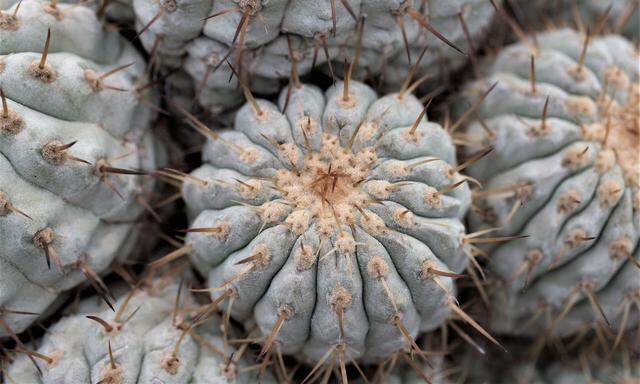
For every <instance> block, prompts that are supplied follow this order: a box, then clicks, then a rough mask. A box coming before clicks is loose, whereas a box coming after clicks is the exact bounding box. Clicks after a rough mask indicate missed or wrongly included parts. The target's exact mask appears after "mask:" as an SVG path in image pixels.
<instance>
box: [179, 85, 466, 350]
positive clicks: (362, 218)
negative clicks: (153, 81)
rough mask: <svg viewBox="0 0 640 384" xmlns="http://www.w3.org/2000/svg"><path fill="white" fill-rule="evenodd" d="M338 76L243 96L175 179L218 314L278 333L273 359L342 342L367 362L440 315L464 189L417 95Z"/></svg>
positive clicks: (450, 291) (458, 253) (455, 258)
mask: <svg viewBox="0 0 640 384" xmlns="http://www.w3.org/2000/svg"><path fill="white" fill-rule="evenodd" d="M344 84H345V83H343V82H338V83H336V84H335V85H334V86H332V87H330V88H329V89H328V90H327V91H326V92H325V93H324V94H323V92H322V91H321V90H320V89H318V88H317V87H315V86H311V85H306V84H301V85H299V86H295V85H294V86H292V89H291V91H290V94H289V92H288V91H287V89H286V88H285V89H284V90H283V92H282V93H281V94H280V97H279V102H278V103H279V107H278V106H276V105H274V104H272V103H270V102H268V101H264V100H258V101H256V102H255V104H251V103H247V104H246V105H244V106H243V107H242V108H241V109H240V110H239V111H238V113H237V114H236V118H235V124H234V128H235V129H233V130H224V131H222V132H220V133H219V134H218V133H211V132H209V133H210V134H211V135H213V136H210V137H209V139H208V140H207V143H206V145H205V147H204V150H203V162H204V164H203V165H202V166H201V167H200V168H197V169H196V170H194V171H193V172H192V173H191V175H190V177H191V181H190V182H189V181H187V182H185V183H184V184H183V197H184V199H185V201H186V204H187V207H188V211H189V214H190V216H191V217H192V218H193V221H192V224H191V229H190V233H189V234H188V236H187V238H186V245H185V247H184V248H183V251H189V252H191V260H192V262H193V264H194V265H195V267H196V268H197V269H198V270H199V271H200V273H202V274H203V275H205V276H208V278H209V280H208V284H209V287H211V289H212V290H213V292H212V297H213V298H214V299H216V300H218V301H219V300H222V298H224V301H223V302H222V303H223V304H221V306H222V308H226V307H225V306H227V305H228V306H229V307H228V308H230V311H231V316H233V317H234V318H236V319H237V320H239V321H245V320H248V319H251V318H255V321H256V322H257V323H258V326H259V328H260V330H261V331H262V333H263V334H264V335H265V336H266V335H270V334H273V333H274V332H272V330H275V334H276V338H275V340H276V342H278V343H280V345H281V347H282V352H283V353H287V354H296V356H297V357H302V356H304V357H306V358H308V360H310V361H319V360H321V358H322V356H324V355H325V353H328V352H331V351H332V350H336V348H339V347H345V346H346V348H347V349H348V351H350V353H351V354H352V356H353V358H354V359H362V360H364V361H367V362H373V361H379V360H381V359H384V358H386V357H388V356H389V355H390V354H392V353H394V352H396V351H397V350H399V349H401V348H403V347H404V346H406V344H407V339H408V338H409V335H410V337H411V338H413V337H415V336H416V334H417V333H418V332H419V331H427V330H432V329H434V328H436V327H438V326H439V325H441V324H442V322H443V321H444V320H445V318H447V316H448V315H449V313H450V310H451V306H452V305H454V304H453V300H454V295H455V287H454V284H453V279H452V276H451V272H454V273H459V272H460V271H462V270H463V269H464V268H465V266H466V265H467V261H468V256H467V252H469V251H470V244H468V243H467V242H466V238H465V228H464V225H463V224H462V222H461V218H462V217H463V216H464V214H465V212H466V210H467V207H468V206H469V203H470V192H469V188H468V186H467V185H466V183H464V180H465V179H464V177H463V176H462V175H460V174H459V173H458V172H457V170H456V168H455V161H456V159H455V149H454V145H453V143H452V140H451V138H450V137H449V135H448V133H447V132H446V131H445V130H444V129H443V128H442V127H441V126H439V125H438V124H436V123H433V122H429V121H427V119H426V118H425V117H424V116H423V115H421V114H420V113H421V111H422V110H423V106H422V105H421V104H420V102H419V101H418V100H417V99H416V98H415V97H414V96H413V95H411V94H407V93H404V94H400V93H395V94H389V95H386V96H384V97H378V96H377V95H376V93H375V92H374V91H373V90H372V89H371V88H370V87H368V86H366V85H364V84H362V83H359V82H354V81H351V82H350V83H349V86H348V87H347V90H346V92H345V88H344V87H345V85H344ZM287 95H289V96H287ZM345 95H347V96H346V97H345ZM287 100H288V101H287ZM285 104H286V105H287V108H286V110H285V112H284V113H283V112H281V111H282V110H283V109H284V107H285ZM414 123H415V125H414ZM458 182H462V184H461V185H458V184H459V183H458ZM452 185H457V187H456V188H452ZM441 191H442V192H441ZM456 308H457V307H456ZM403 333H405V335H403Z"/></svg>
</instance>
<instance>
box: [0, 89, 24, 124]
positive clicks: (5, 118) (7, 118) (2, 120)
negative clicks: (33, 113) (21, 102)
mask: <svg viewBox="0 0 640 384" xmlns="http://www.w3.org/2000/svg"><path fill="white" fill-rule="evenodd" d="M0 98H2V114H1V115H0V133H1V134H8V135H16V134H18V133H20V131H22V128H23V127H24V121H23V120H22V118H21V117H20V116H19V115H18V114H17V113H15V112H14V111H11V110H10V109H9V106H8V104H7V98H6V96H5V95H4V91H3V90H2V89H1V88H0Z"/></svg>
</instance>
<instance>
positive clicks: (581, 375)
mask: <svg viewBox="0 0 640 384" xmlns="http://www.w3.org/2000/svg"><path fill="white" fill-rule="evenodd" d="M582 360H583V361H582V362H580V361H579V360H578V358H576V357H570V358H569V359H567V361H561V362H557V361H556V362H553V363H550V364H538V365H534V364H531V363H521V364H518V365H517V366H515V367H513V368H511V369H507V370H505V372H503V374H502V375H497V374H496V375H495V377H496V379H495V380H494V381H493V382H494V383H496V384H635V383H638V381H640V363H639V362H638V359H637V355H635V356H634V355H632V353H630V352H629V351H626V350H625V351H619V352H618V353H616V354H615V355H614V356H613V358H612V357H610V356H609V357H597V358H591V359H588V358H586V357H583V358H582ZM539 365H542V366H539Z"/></svg>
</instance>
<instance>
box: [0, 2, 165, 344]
mask: <svg viewBox="0 0 640 384" xmlns="http://www.w3.org/2000/svg"><path fill="white" fill-rule="evenodd" d="M18 6H19V7H18ZM0 41H1V42H2V44H1V45H0V96H1V99H2V105H1V106H0V324H2V327H0V337H1V336H6V335H8V334H13V333H17V332H21V331H22V330H24V329H25V328H26V327H27V326H28V325H29V324H30V323H31V322H32V321H33V320H34V319H35V318H36V317H37V316H34V315H25V314H20V313H18V312H30V313H35V315H37V314H41V313H43V312H44V311H45V310H46V309H47V308H48V307H49V305H50V304H52V303H54V302H56V301H59V300H58V299H60V298H61V297H62V295H63V293H64V292H65V291H67V290H69V289H71V288H73V287H74V286H76V285H78V284H80V283H82V282H83V281H86V280H87V279H88V280H90V281H91V282H92V283H93V284H97V285H96V286H97V287H100V286H101V284H100V279H99V278H98V275H97V274H100V273H101V272H103V271H105V270H106V269H107V268H108V267H109V266H110V265H111V264H112V263H113V262H114V261H115V260H116V259H118V260H122V259H123V258H124V257H127V256H128V253H129V250H130V249H131V248H132V246H133V245H134V243H135V239H136V236H137V233H138V231H137V230H133V229H135V228H134V222H135V221H136V220H137V219H138V217H139V216H140V214H141V213H142V211H143V206H147V205H146V203H145V200H144V199H145V197H144V196H145V194H147V193H148V192H150V188H151V183H149V182H147V181H146V180H145V179H143V178H140V177H138V176H135V175H136V174H140V173H142V172H140V171H139V170H142V169H153V168H155V166H156V164H157V162H158V161H159V160H161V156H162V151H161V150H159V148H156V147H157V146H158V144H157V142H156V141H155V140H154V139H153V137H152V135H151V133H150V124H151V121H152V119H153V118H154V115H155V113H154V112H153V110H152V109H150V108H148V107H147V106H146V105H145V104H149V103H150V101H148V100H146V97H147V96H146V95H144V94H142V93H141V92H142V91H140V92H138V91H137V87H138V86H143V85H144V82H145V75H144V73H145V66H144V62H143V60H142V58H141V57H140V55H139V54H138V53H137V52H136V51H135V50H134V48H133V47H132V46H131V45H130V44H128V43H127V42H126V41H125V40H124V39H123V38H121V37H120V36H119V35H118V34H117V33H115V32H109V31H107V30H105V29H104V28H103V26H102V25H101V24H100V22H99V21H98V20H97V19H96V17H95V15H94V12H93V11H91V10H90V9H88V8H86V7H84V6H78V5H67V4H55V6H54V4H53V3H49V2H45V1H40V0H24V1H22V2H21V3H19V4H17V5H14V6H13V7H11V8H9V9H4V10H2V11H0ZM36 52H42V53H36ZM127 174H131V175H127Z"/></svg>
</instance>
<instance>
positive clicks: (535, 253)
mask: <svg viewBox="0 0 640 384" xmlns="http://www.w3.org/2000/svg"><path fill="white" fill-rule="evenodd" d="M482 71H483V72H484V75H485V76H486V77H485V78H484V79H483V80H479V81H476V82H473V83H471V84H469V85H467V86H466V87H465V89H464V91H463V93H462V97H461V101H460V105H466V104H469V103H470V102H473V101H474V100H477V98H478V97H479V96H482V97H484V100H483V101H482V103H481V104H479V106H478V108H477V109H475V117H476V118H475V119H474V120H473V121H471V119H470V121H469V123H468V124H467V126H466V135H467V136H468V138H469V140H472V141H473V143H474V144H473V145H469V146H468V147H466V150H467V151H468V153H469V154H472V153H473V152H474V151H477V150H479V148H483V147H485V146H491V147H493V148H494V151H493V152H492V153H491V154H490V155H489V156H486V157H485V158H483V159H481V160H479V161H478V162H476V163H475V164H474V165H473V166H471V167H470V169H469V173H470V175H472V176H473V177H476V178H477V179H479V180H481V181H482V182H483V183H484V186H485V189H484V190H483V191H478V192H476V193H475V196H474V197H475V200H474V207H473V208H472V209H471V214H470V217H469V222H470V225H471V228H472V229H473V230H482V229H483V228H494V229H495V231H496V232H497V233H500V234H502V235H511V234H516V233H524V234H527V235H528V236H529V237H528V238H527V239H525V240H522V241H518V242H510V243H507V244H503V245H501V246H499V247H497V248H495V249H493V250H492V252H491V261H490V263H489V270H490V271H491V272H492V273H493V274H494V276H496V277H498V278H499V279H500V280H501V282H502V283H503V285H502V286H501V287H499V288H496V289H495V295H494V300H495V301H494V305H493V309H494V314H493V315H494V318H493V319H492V328H493V329H494V330H497V331H498V332H500V333H509V334H521V335H535V334H537V333H539V332H540V331H541V330H545V331H546V333H548V334H552V335H556V336H564V335H568V334H571V333H575V332H578V331H580V330H583V329H584V327H591V326H592V324H593V322H594V316H595V320H601V321H602V322H603V323H608V325H609V326H610V327H612V328H613V329H615V330H619V332H623V331H624V328H625V327H630V326H633V324H637V322H638V313H636V312H634V311H631V313H630V309H631V308H632V306H633V304H634V302H637V300H638V297H639V295H640V269H639V266H640V264H639V260H640V251H639V250H638V248H639V247H638V237H639V233H638V231H640V221H639V220H640V216H639V210H640V192H639V187H640V160H639V155H638V150H639V148H640V145H639V140H640V138H639V136H638V135H639V128H640V103H639V102H640V85H639V83H638V81H639V78H640V68H639V67H638V51H637V49H636V47H634V45H633V44H632V43H631V42H630V41H628V40H626V39H625V38H623V37H621V36H617V35H604V36H590V35H588V34H581V33H579V32H577V31H574V30H570V29H560V30H555V31H550V32H545V33H540V34H538V36H537V38H536V39H535V43H534V44H533V45H527V44H525V43H518V44H514V45H512V46H509V47H506V48H505V49H504V50H503V51H502V52H500V53H499V54H498V55H497V56H496V57H494V58H491V59H490V60H488V62H487V63H485V65H484V66H483V67H482ZM491 84H494V85H493V86H491ZM490 86H491V89H490V91H489V92H487V90H488V89H489V88H490ZM525 323H526V324H528V326H526V327H523V326H522V324H525Z"/></svg>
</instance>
